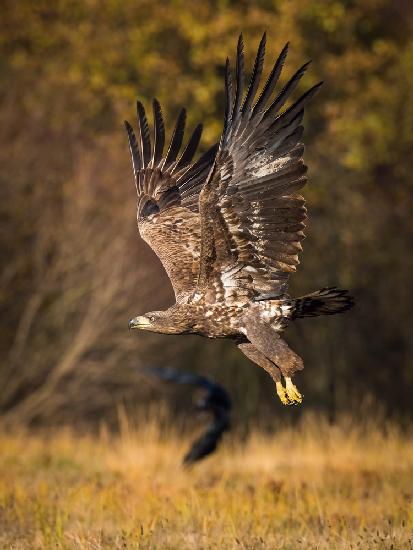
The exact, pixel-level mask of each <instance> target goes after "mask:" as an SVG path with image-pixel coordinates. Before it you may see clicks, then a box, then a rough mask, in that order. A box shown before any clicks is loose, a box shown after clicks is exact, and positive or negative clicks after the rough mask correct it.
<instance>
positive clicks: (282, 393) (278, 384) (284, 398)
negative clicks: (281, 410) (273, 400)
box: [275, 382, 291, 405]
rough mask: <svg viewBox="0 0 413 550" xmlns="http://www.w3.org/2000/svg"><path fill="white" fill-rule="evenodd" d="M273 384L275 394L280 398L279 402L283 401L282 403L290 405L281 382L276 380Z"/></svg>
mask: <svg viewBox="0 0 413 550" xmlns="http://www.w3.org/2000/svg"><path fill="white" fill-rule="evenodd" d="M275 385H276V388H277V394H278V397H279V398H280V400H281V403H283V404H284V405H290V404H291V403H290V400H289V399H288V396H287V390H286V389H285V388H284V386H283V385H282V384H281V382H276V383H275Z"/></svg>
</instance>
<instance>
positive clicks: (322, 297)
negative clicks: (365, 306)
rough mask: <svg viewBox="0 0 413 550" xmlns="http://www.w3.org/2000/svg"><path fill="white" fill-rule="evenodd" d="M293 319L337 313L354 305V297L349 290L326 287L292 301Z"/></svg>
mask: <svg viewBox="0 0 413 550" xmlns="http://www.w3.org/2000/svg"><path fill="white" fill-rule="evenodd" d="M292 306H293V307H292V316H291V318H292V319H301V318H303V317H318V316H319V315H335V314H336V313H342V312H343V311H347V310H348V309H351V308H352V307H353V306H354V298H353V297H352V296H350V294H349V291H348V290H343V289H340V288H337V287H326V288H321V289H320V290H317V291H316V292H313V293H312V294H307V295H306V296H301V298H297V299H295V300H293V301H292Z"/></svg>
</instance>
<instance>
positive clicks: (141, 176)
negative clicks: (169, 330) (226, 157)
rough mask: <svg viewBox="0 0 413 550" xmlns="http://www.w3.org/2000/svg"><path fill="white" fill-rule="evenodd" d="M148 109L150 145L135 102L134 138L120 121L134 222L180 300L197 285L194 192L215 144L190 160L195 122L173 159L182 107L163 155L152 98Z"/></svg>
mask: <svg viewBox="0 0 413 550" xmlns="http://www.w3.org/2000/svg"><path fill="white" fill-rule="evenodd" d="M153 113H154V140H153V146H152V145H151V139H150V135H149V126H148V121H147V118H146V114H145V110H144V108H143V106H142V104H141V103H140V102H138V103H137V114H138V139H136V136H135V133H134V131H133V129H132V126H131V125H130V124H129V123H128V122H125V126H126V130H127V133H128V139H129V147H130V152H131V156H132V164H133V171H134V175H135V185H136V191H137V195H138V205H137V219H138V227H139V232H140V234H141V236H142V238H143V239H144V240H145V241H146V242H147V243H148V244H149V246H151V248H152V249H153V250H154V252H155V253H156V255H157V256H158V257H159V259H160V260H161V262H162V264H163V266H164V268H165V270H166V272H167V274H168V276H169V278H170V280H171V283H172V286H173V289H174V291H175V296H176V301H177V302H178V301H182V300H185V299H186V298H187V297H188V296H189V295H190V294H191V293H192V292H193V291H194V289H195V286H196V280H197V275H198V270H199V250H200V225H199V212H198V196H199V191H200V189H201V187H202V185H203V183H204V182H205V179H206V177H207V175H208V173H209V171H210V169H211V166H212V164H213V161H214V158H215V154H216V151H217V148H218V147H217V145H215V146H213V147H211V148H210V149H209V150H208V151H207V152H206V153H205V154H204V155H203V156H201V157H200V158H199V160H198V161H197V162H195V163H192V159H193V157H194V155H195V152H196V149H197V147H198V144H199V141H200V138H201V133H202V125H201V124H199V125H198V126H197V127H196V128H195V130H194V132H193V133H192V136H191V138H190V139H189V141H188V144H187V146H186V147H185V149H184V150H183V152H182V153H181V155H180V156H179V158H178V154H179V151H180V149H181V146H182V141H183V136H184V130H185V121H186V111H185V109H182V110H181V112H180V113H179V116H178V119H177V122H176V125H175V129H174V132H173V135H172V139H171V143H170V145H169V148H168V151H167V152H166V155H165V156H164V152H163V151H164V144H165V128H164V122H163V117H162V111H161V107H160V105H159V103H158V101H157V100H156V99H154V101H153Z"/></svg>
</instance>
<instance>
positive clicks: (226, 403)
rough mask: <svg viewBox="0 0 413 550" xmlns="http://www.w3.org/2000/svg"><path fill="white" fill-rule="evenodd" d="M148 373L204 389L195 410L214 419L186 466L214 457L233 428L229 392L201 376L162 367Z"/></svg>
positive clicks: (196, 441) (195, 444) (147, 370)
mask: <svg viewBox="0 0 413 550" xmlns="http://www.w3.org/2000/svg"><path fill="white" fill-rule="evenodd" d="M144 372H145V373H147V374H150V375H152V376H156V377H157V378H160V379H161V380H166V381H170V382H176V383H178V384H188V385H191V386H196V387H198V388H201V389H202V390H204V392H205V393H204V395H203V397H202V399H200V400H199V401H197V402H196V404H195V407H196V410H197V411H199V412H206V413H210V415H211V417H212V419H211V423H210V424H209V425H208V427H207V429H206V430H205V432H204V433H203V434H202V435H201V436H200V437H199V438H198V439H196V440H195V441H194V442H193V444H192V446H191V448H190V449H189V451H188V452H187V453H186V455H185V456H184V459H183V463H184V465H186V466H190V465H191V464H193V463H194V462H198V461H199V460H202V459H203V458H205V457H207V456H208V455H210V454H212V453H213V452H214V451H215V450H216V448H217V446H218V445H219V443H220V441H221V439H222V436H223V434H224V432H226V431H228V430H229V429H230V415H231V407H232V404H231V399H230V397H229V394H228V392H227V391H226V389H225V388H224V387H223V386H221V385H220V384H217V383H216V382H213V381H212V380H209V379H208V378H205V377H204V376H199V375H198V374H193V373H187V372H180V371H178V370H175V369H172V368H170V367H168V368H162V367H150V368H147V369H145V370H144Z"/></svg>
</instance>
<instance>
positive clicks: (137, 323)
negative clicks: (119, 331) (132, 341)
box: [128, 315, 151, 330]
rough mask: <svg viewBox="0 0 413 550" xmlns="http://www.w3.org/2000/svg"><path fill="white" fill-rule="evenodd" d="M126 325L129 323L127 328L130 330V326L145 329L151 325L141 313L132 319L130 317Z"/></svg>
mask: <svg viewBox="0 0 413 550" xmlns="http://www.w3.org/2000/svg"><path fill="white" fill-rule="evenodd" d="M128 325H129V330H131V329H132V328H141V329H145V328H146V327H150V326H151V322H150V320H149V319H148V318H147V317H145V316H144V315H141V316H140V317H135V318H134V319H131V320H130V321H129V323H128Z"/></svg>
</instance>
